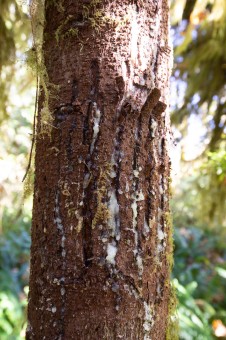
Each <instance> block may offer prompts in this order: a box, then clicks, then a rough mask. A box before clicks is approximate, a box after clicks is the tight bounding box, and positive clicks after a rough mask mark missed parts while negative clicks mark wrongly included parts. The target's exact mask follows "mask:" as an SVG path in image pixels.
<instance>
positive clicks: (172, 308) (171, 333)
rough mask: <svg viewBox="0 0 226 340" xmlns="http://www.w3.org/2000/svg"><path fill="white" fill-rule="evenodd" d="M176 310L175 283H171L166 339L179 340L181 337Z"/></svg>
mask: <svg viewBox="0 0 226 340" xmlns="http://www.w3.org/2000/svg"><path fill="white" fill-rule="evenodd" d="M176 310H177V297H176V290H175V287H174V286H173V284H171V285H170V297H169V303H168V318H167V329H166V340H178V339H179V320H178V316H177V313H176Z"/></svg>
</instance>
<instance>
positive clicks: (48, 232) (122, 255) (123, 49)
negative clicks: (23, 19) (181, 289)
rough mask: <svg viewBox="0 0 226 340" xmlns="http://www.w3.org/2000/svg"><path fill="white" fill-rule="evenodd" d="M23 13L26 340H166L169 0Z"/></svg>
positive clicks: (98, 1) (48, 5) (83, 1)
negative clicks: (29, 182) (28, 52)
mask: <svg viewBox="0 0 226 340" xmlns="http://www.w3.org/2000/svg"><path fill="white" fill-rule="evenodd" d="M42 5H44V12H42V8H41V7H42ZM32 14H33V18H32V21H33V23H32V25H33V33H34V48H33V50H32V51H33V52H34V53H35V60H36V63H37V68H38V74H39V87H40V91H39V105H38V115H37V126H36V130H37V131H36V156H35V187H34V208H33V224H32V247H31V274H30V293H29V304H28V328H27V339H65V340H68V339H85V340H88V339H98V340H99V339H134V340H135V339H146V340H147V339H152V340H154V339H156V340H157V339H158V340H161V339H166V338H168V339H172V336H171V335H170V329H172V324H171V322H170V309H171V302H170V300H171V298H170V296H171V289H170V268H171V251H172V245H171V237H172V236H171V230H170V229H171V226H170V222H169V203H168V202H169V158H168V153H167V138H168V137H167V136H168V129H169V123H168V115H167V113H166V108H167V104H168V81H169V73H170V62H171V55H170V47H169V41H168V34H169V18H168V14H169V8H168V1H167V0H162V1H156V0H137V1H135V0H134V1H132V0H124V1H116V0H114V1H110V0H92V1H89V0H77V1H71V0H61V1H60V2H56V1H46V2H45V4H42V3H41V2H37V3H34V2H33V4H32ZM43 23H44V32H43V43H42V42H41V37H40V31H41V28H42V26H43ZM53 88H54V89H55V90H54V91H53ZM56 88H57V90H56Z"/></svg>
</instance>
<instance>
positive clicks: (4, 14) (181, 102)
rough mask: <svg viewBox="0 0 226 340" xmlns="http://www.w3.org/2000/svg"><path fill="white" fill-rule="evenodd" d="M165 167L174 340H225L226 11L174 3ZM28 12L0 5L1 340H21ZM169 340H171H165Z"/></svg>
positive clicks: (29, 95) (29, 105)
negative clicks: (169, 167)
mask: <svg viewBox="0 0 226 340" xmlns="http://www.w3.org/2000/svg"><path fill="white" fill-rule="evenodd" d="M172 37H173V42H174V47H175V64H174V69H173V75H172V86H171V89H172V91H171V92H172V105H171V112H172V123H173V136H172V148H171V149H172V160H173V184H172V191H173V199H172V212H173V217H174V229H175V233H174V239H175V265H174V271H173V275H172V281H173V284H174V286H175V287H176V289H177V294H178V300H179V303H178V308H177V316H178V319H179V324H180V339H182V340H190V339H199V340H202V339H203V340H208V339H216V338H221V339H223V338H225V339H226V298H225V295H226V248H225V239H226V214H225V211H226V199H225V198H226V145H225V143H226V140H225V131H226V127H225V124H226V2H225V0H216V1H214V0H212V1H210V0H209V1H208V0H202V1H199V0H194V1H193V0H190V1H185V0H175V1H172ZM31 47H32V39H31V27H30V19H29V14H28V9H27V6H26V4H24V3H23V2H22V1H19V0H18V1H16V0H1V1H0V137H1V138H0V169H1V171H0V206H1V208H0V339H3V340H4V339H7V340H8V339H9V340H14V339H24V334H25V327H26V323H25V319H26V318H25V315H26V300H27V293H28V275H29V247H30V225H31V195H26V197H24V194H23V185H22V178H23V175H24V173H25V171H26V166H27V164H28V157H29V150H30V145H31V138H32V120H33V110H34V102H35V91H36V90H35V77H34V74H32V73H30V71H29V69H28V68H27V67H26V63H25V60H26V51H27V50H29V49H30V48H31ZM172 340H173V339H172Z"/></svg>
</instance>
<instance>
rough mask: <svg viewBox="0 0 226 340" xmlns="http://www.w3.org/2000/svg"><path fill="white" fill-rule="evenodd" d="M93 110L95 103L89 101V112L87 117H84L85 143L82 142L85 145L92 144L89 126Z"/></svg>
mask: <svg viewBox="0 0 226 340" xmlns="http://www.w3.org/2000/svg"><path fill="white" fill-rule="evenodd" d="M92 108H93V103H92V101H89V102H88V108H87V112H86V115H85V117H84V122H83V141H82V144H83V145H87V144H90V138H89V134H90V126H89V122H90V116H91V112H92Z"/></svg>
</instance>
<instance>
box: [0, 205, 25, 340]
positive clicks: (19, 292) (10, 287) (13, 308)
mask: <svg viewBox="0 0 226 340" xmlns="http://www.w3.org/2000/svg"><path fill="white" fill-rule="evenodd" d="M3 225H4V230H3V232H4V234H3V235H2V237H1V240H0V338H1V339H5V340H6V339H7V340H8V339H12V340H13V339H18V340H19V339H23V338H24V330H25V324H26V315H25V311H26V304H27V302H26V301H27V288H28V274H29V266H28V261H29V252H30V235H29V227H30V216H29V215H26V214H24V213H23V214H22V213H20V214H19V215H18V212H15V211H14V213H10V212H9V211H7V210H5V213H4V216H3Z"/></svg>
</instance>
